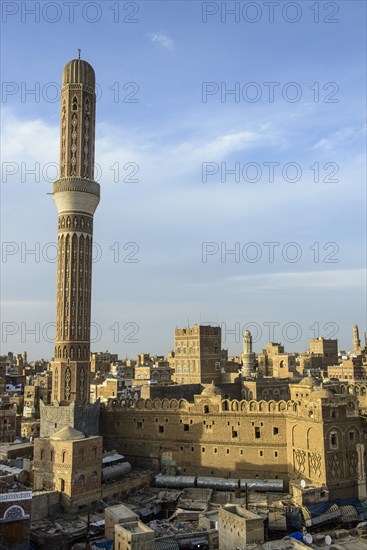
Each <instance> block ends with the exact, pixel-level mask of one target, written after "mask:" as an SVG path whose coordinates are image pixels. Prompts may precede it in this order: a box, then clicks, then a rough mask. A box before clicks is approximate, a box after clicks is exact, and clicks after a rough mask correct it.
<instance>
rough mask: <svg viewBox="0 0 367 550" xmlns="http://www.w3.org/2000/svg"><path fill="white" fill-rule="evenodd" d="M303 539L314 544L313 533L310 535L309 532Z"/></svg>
mask: <svg viewBox="0 0 367 550" xmlns="http://www.w3.org/2000/svg"><path fill="white" fill-rule="evenodd" d="M303 540H304V541H305V543H306V544H312V541H313V537H312V535H310V533H307V535H305V536H304V537H303Z"/></svg>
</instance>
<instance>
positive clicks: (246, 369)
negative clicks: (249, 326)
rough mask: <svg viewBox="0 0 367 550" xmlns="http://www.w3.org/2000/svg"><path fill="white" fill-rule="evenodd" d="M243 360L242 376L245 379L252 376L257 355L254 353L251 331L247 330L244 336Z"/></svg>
mask: <svg viewBox="0 0 367 550" xmlns="http://www.w3.org/2000/svg"><path fill="white" fill-rule="evenodd" d="M241 360H242V369H241V372H242V375H243V376H244V377H246V376H251V374H252V372H253V370H254V366H255V354H254V353H253V351H252V336H251V332H250V331H249V330H246V332H245V334H244V336H243V353H241Z"/></svg>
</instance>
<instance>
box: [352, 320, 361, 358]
mask: <svg viewBox="0 0 367 550" xmlns="http://www.w3.org/2000/svg"><path fill="white" fill-rule="evenodd" d="M360 350H361V341H360V339H359V330H358V325H354V326H353V351H354V353H359V352H360Z"/></svg>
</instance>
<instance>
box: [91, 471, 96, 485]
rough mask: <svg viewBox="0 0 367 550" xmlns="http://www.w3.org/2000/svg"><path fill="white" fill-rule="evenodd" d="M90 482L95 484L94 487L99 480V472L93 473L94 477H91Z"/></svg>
mask: <svg viewBox="0 0 367 550" xmlns="http://www.w3.org/2000/svg"><path fill="white" fill-rule="evenodd" d="M90 480H91V482H92V483H93V485H95V484H96V483H97V480H98V474H97V472H92V475H91V476H90Z"/></svg>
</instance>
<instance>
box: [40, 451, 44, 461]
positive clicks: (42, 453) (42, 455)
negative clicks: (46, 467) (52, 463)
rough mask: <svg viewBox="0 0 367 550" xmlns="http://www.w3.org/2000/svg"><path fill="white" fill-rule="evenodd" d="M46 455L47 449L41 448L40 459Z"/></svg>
mask: <svg viewBox="0 0 367 550" xmlns="http://www.w3.org/2000/svg"><path fill="white" fill-rule="evenodd" d="M44 456H45V451H44V450H43V449H41V450H40V460H43V459H44Z"/></svg>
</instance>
